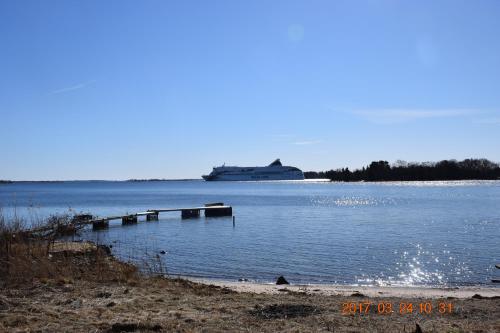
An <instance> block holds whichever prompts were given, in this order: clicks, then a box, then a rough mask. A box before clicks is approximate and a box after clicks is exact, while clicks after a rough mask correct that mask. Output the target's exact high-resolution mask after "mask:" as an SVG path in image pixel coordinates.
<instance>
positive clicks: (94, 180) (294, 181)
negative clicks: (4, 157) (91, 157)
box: [0, 178, 500, 186]
mask: <svg viewBox="0 0 500 333" xmlns="http://www.w3.org/2000/svg"><path fill="white" fill-rule="evenodd" d="M190 181H197V182H206V181H205V180H203V179H201V178H192V179H189V178H186V179H127V180H106V179H89V180H82V179H79V180H0V186H1V185H8V184H18V183H47V184H50V183H90V182H100V183H154V182H190ZM284 181H285V182H286V181H287V180H284ZM315 181H316V182H323V183H333V184H338V183H351V184H353V183H354V184H356V183H398V182H405V183H418V182H429V183H433V182H435V183H438V182H463V181H500V178H498V179H488V178H477V179H470V178H466V179H428V180H426V179H422V180H394V179H390V180H331V179H328V178H305V179H304V180H290V181H288V182H291V183H297V182H315ZM257 182H258V183H272V182H279V180H278V181H276V180H255V181H211V182H207V183H257Z"/></svg>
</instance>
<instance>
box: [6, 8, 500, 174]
mask: <svg viewBox="0 0 500 333" xmlns="http://www.w3.org/2000/svg"><path fill="white" fill-rule="evenodd" d="M499 88H500V2H499V1H483V0H481V1H457V0H456V1H303V2H302V1H103V0H99V1H18V0H16V1H1V2H0V128H1V131H0V153H1V160H0V179H14V180H23V179H35V180H47V179H128V178H192V177H199V176H200V175H201V174H204V173H206V172H209V171H210V169H211V168H212V166H215V165H219V164H222V163H224V162H226V164H236V165H265V164H268V163H270V162H271V161H272V160H273V159H274V158H277V157H280V158H281V159H282V161H283V162H284V163H285V164H289V165H295V166H297V167H300V168H301V169H303V170H325V169H331V168H338V167H344V166H349V167H351V168H356V167H361V166H363V165H366V164H368V163H369V162H370V161H372V160H379V159H385V160H388V161H391V162H393V161H395V160H397V159H403V160H407V161H434V160H440V159H449V158H456V159H463V158H468V157H486V158H489V159H491V160H494V161H497V162H498V161H500V89H499Z"/></svg>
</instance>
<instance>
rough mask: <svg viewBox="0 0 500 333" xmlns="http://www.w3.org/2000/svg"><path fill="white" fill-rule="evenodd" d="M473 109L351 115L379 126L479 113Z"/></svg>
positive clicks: (374, 111)
mask: <svg viewBox="0 0 500 333" xmlns="http://www.w3.org/2000/svg"><path fill="white" fill-rule="evenodd" d="M481 112H482V111H481V110H474V109H373V110H355V111H352V113H353V114H355V115H357V116H360V117H362V118H364V119H366V120H369V121H371V122H374V123H379V124H391V123H402V122H409V121H413V120H418V119H426V118H450V117H461V116H467V115H471V114H478V113H481Z"/></svg>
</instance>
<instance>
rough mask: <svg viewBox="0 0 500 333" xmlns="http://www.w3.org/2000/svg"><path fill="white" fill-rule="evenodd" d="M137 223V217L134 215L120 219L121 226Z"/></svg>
mask: <svg viewBox="0 0 500 333" xmlns="http://www.w3.org/2000/svg"><path fill="white" fill-rule="evenodd" d="M135 223H137V216H136V215H128V216H124V217H122V225H125V224H135Z"/></svg>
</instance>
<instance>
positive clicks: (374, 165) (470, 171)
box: [304, 158, 500, 182]
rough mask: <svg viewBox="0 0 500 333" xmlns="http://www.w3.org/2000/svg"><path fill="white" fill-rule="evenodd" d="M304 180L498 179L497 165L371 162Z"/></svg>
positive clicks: (307, 175) (310, 174)
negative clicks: (366, 164)
mask: <svg viewBox="0 0 500 333" xmlns="http://www.w3.org/2000/svg"><path fill="white" fill-rule="evenodd" d="M304 177H305V178H306V179H314V178H323V179H330V180H332V181H344V182H350V181H408V180H467V179H475V180H492V179H500V164H498V163H494V162H492V161H489V160H487V159H485V158H481V159H465V160H463V161H457V160H443V161H440V162H423V163H418V162H406V161H401V160H398V161H396V162H395V163H393V164H389V162H387V161H373V162H371V163H370V165H368V166H367V167H363V168H362V169H356V170H354V171H351V170H349V168H341V169H335V170H333V169H332V170H329V171H321V172H315V171H307V172H304Z"/></svg>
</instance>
